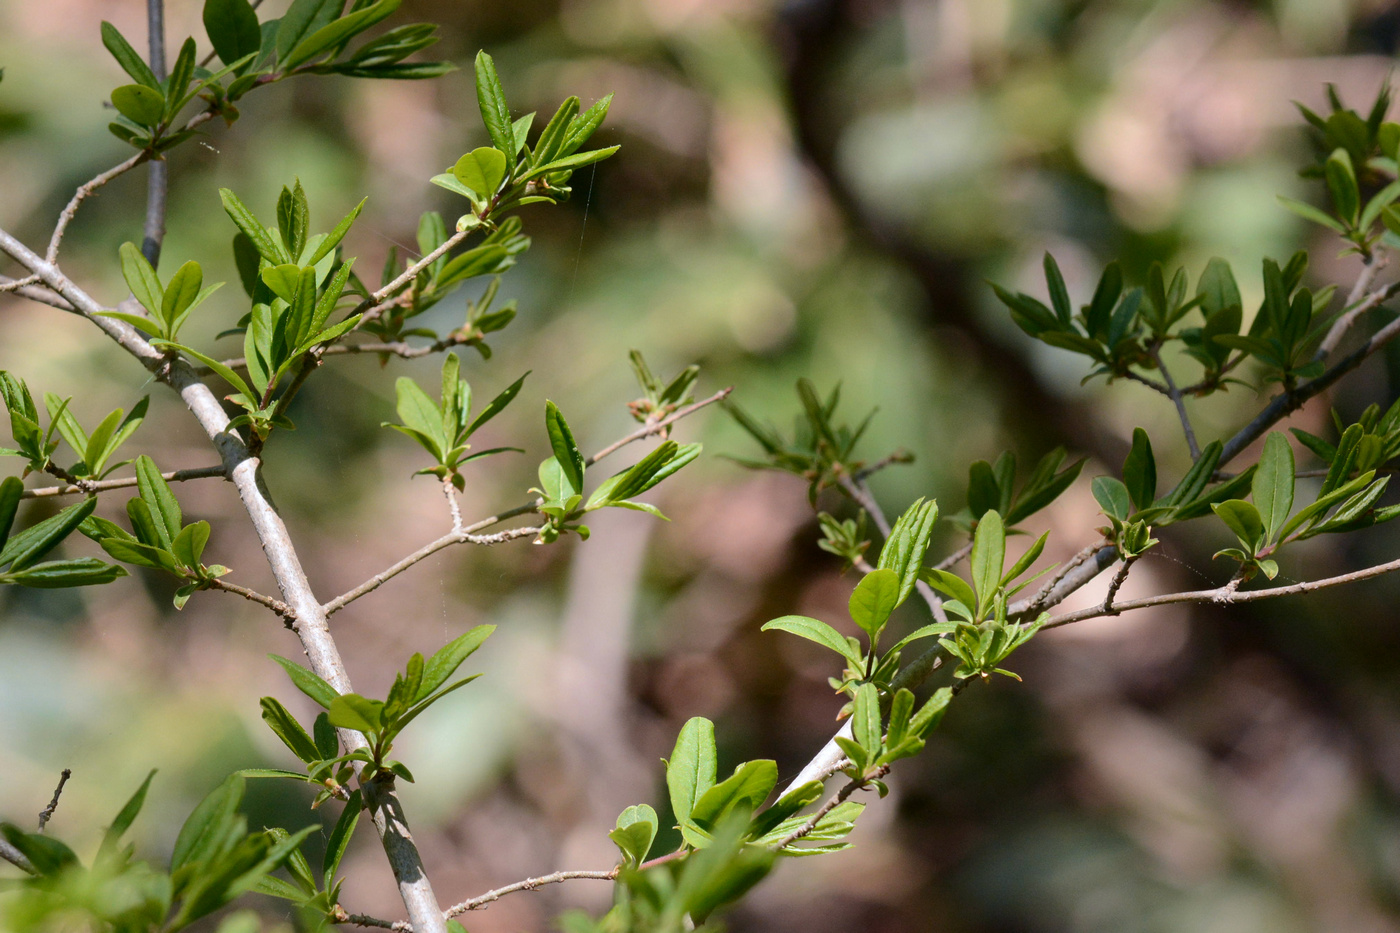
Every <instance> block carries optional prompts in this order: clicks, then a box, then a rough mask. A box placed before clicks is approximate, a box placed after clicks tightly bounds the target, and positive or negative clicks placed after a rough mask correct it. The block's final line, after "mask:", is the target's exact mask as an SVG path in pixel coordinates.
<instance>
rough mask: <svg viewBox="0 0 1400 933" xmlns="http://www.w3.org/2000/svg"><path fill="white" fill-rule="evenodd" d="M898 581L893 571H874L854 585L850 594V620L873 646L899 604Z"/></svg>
mask: <svg viewBox="0 0 1400 933" xmlns="http://www.w3.org/2000/svg"><path fill="white" fill-rule="evenodd" d="M899 591H900V580H899V577H898V575H896V574H895V572H894V571H893V570H890V569H888V568H886V569H884V570H874V571H871V572H870V573H868V574H866V575H865V577H864V579H862V580H861V581H860V583H858V584H856V588H855V591H854V592H853V593H851V599H850V605H849V608H850V612H851V618H852V619H853V620H854V621H855V623H856V625H859V626H860V627H861V629H863V630H864V631H865V633H866V634H867V635H869V636H870V641H871V643H872V644H874V643H875V642H876V641H877V640H878V639H879V637H880V632H881V631H882V630H883V629H884V627H885V623H886V622H888V621H889V618H890V613H891V612H893V611H894V607H895V606H896V605H898V604H899Z"/></svg>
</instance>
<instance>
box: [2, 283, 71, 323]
mask: <svg viewBox="0 0 1400 933" xmlns="http://www.w3.org/2000/svg"><path fill="white" fill-rule="evenodd" d="M38 278H39V277H38V276H35V275H28V276H25V277H24V278H22V279H10V278H6V277H5V276H0V292H8V293H10V294H14V295H18V296H19V297H21V298H28V299H29V300H30V301H37V302H39V303H40V304H44V305H48V306H49V307H51V308H57V309H58V310H60V311H67V312H69V313H70V314H71V313H76V312H77V309H76V308H74V307H73V306H72V305H70V304H69V303H68V302H67V301H65V300H64V299H63V296H61V295H59V294H57V293H55V292H53V291H50V290H49V288H48V286H45V285H26V284H24V283H26V282H29V281H30V280H34V281H38ZM11 286H13V287H11Z"/></svg>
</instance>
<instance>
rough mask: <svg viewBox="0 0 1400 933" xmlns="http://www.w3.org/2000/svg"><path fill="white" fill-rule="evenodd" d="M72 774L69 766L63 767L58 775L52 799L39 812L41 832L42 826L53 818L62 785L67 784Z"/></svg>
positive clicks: (40, 830) (61, 791)
mask: <svg viewBox="0 0 1400 933" xmlns="http://www.w3.org/2000/svg"><path fill="white" fill-rule="evenodd" d="M72 776H73V771H72V769H71V768H64V769H63V771H62V772H61V773H60V774H59V775H58V786H57V787H55V788H54V789H53V799H52V800H50V801H49V805H48V806H47V807H45V808H44V810H43V812H42V813H40V814H39V832H41V833H42V832H43V831H44V827H45V826H47V825H48V823H49V820H51V819H53V814H54V811H55V810H57V809H58V798H59V797H61V796H63V785H64V784H67V783H68V779H69V778H70V777H72Z"/></svg>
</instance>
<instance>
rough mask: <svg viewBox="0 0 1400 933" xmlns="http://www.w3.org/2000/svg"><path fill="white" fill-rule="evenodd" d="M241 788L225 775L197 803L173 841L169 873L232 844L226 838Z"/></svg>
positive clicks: (240, 782) (234, 818) (231, 828)
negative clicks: (221, 780) (216, 785)
mask: <svg viewBox="0 0 1400 933" xmlns="http://www.w3.org/2000/svg"><path fill="white" fill-rule="evenodd" d="M244 789H245V784H244V780H243V778H242V777H241V776H239V775H236V774H233V775H229V776H228V778H226V779H225V780H224V782H223V783H222V784H220V785H219V786H218V787H216V788H215V789H214V790H213V791H211V792H210V794H209V795H208V796H207V797H205V798H204V799H203V800H202V801H200V803H199V806H197V807H195V808H194V812H192V813H191V814H190V815H189V818H188V819H186V820H185V825H184V826H182V827H180V834H179V835H178V836H177V837H176V839H175V851H174V852H173V854H172V855H171V856H170V870H171V872H172V873H174V872H177V871H179V870H180V869H181V868H183V867H184V866H185V865H187V864H191V863H194V862H201V861H203V860H204V859H206V858H207V857H209V856H210V855H213V854H216V853H219V852H221V851H223V850H224V849H225V847H226V846H227V845H228V843H229V842H231V841H232V840H230V839H229V836H230V835H231V833H232V831H234V830H235V829H236V826H237V822H238V820H237V813H238V805H239V804H240V803H242V802H243V792H244Z"/></svg>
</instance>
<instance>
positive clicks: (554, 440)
mask: <svg viewBox="0 0 1400 933" xmlns="http://www.w3.org/2000/svg"><path fill="white" fill-rule="evenodd" d="M544 426H545V430H546V431H547V432H548V433H549V446H550V447H551V448H552V449H553V450H554V456H555V459H557V460H558V461H559V467H560V469H562V470H563V471H564V476H565V478H566V479H567V480H568V481H569V483H570V484H571V485H572V486H573V488H574V489H575V490H576V491H579V492H581V491H582V490H583V470H584V465H583V454H581V453H579V449H578V443H577V442H576V441H575V440H574V435H573V432H572V431H570V430H569V423H568V422H567V421H565V420H564V416H563V415H562V414H560V413H559V407H558V406H557V405H555V404H554V403H553V402H551V401H549V400H547V399H546V400H545V403H544Z"/></svg>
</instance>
